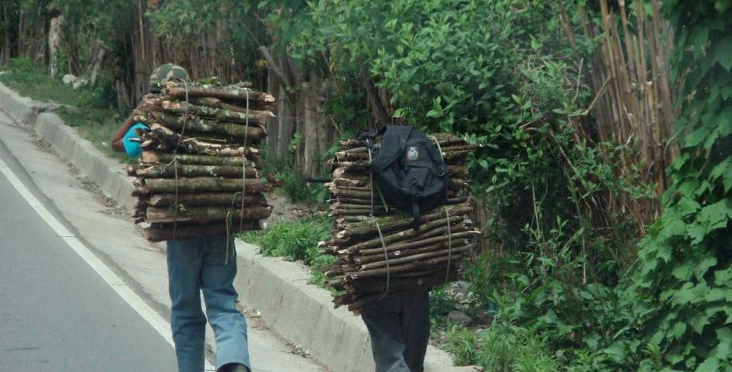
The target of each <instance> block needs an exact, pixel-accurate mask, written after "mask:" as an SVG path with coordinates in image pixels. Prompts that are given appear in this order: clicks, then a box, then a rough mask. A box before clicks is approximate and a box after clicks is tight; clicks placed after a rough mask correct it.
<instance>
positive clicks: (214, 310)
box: [112, 64, 251, 372]
mask: <svg viewBox="0 0 732 372" xmlns="http://www.w3.org/2000/svg"><path fill="white" fill-rule="evenodd" d="M168 79H177V80H181V81H186V80H188V73H187V72H186V70H185V69H183V68H182V67H180V66H178V65H174V64H164V65H161V66H159V67H157V68H156V69H155V70H154V72H153V74H152V76H150V92H151V93H159V92H160V89H161V84H162V83H163V82H164V81H166V80H168ZM154 109H155V106H154V105H153V104H151V103H150V102H149V101H148V100H146V99H143V100H142V102H141V103H140V104H139V105H138V106H137V107H136V108H135V110H134V111H133V112H132V114H131V115H130V116H129V117H128V118H127V120H125V122H124V123H123V124H122V125H121V126H120V127H119V129H118V130H117V132H116V133H115V135H114V137H113V139H112V149H113V150H114V151H118V152H125V153H127V154H128V155H129V156H131V157H138V156H139V155H140V153H141V149H140V146H139V142H138V141H136V139H137V131H140V130H146V129H147V127H146V126H145V125H143V124H141V123H135V120H134V116H135V115H140V114H144V113H145V112H150V111H152V110H154ZM166 247H167V261H168V286H169V293H170V299H171V303H172V308H171V316H170V325H171V328H172V331H173V341H174V342H175V353H176V357H177V360H178V371H179V372H203V370H204V364H205V356H204V351H205V335H206V316H205V315H204V313H203V310H202V308H201V296H200V293H201V292H203V298H204V301H205V303H206V314H207V315H208V322H209V323H210V324H211V327H212V328H213V330H214V334H215V337H216V367H217V371H218V372H250V371H251V364H250V362H249V349H248V344H247V323H246V318H244V315H243V314H242V313H241V311H239V309H238V308H237V298H238V294H237V292H236V290H235V289H234V285H233V281H234V277H235V276H236V250H235V249H234V239H233V236H227V235H219V236H204V237H201V238H193V239H185V240H168V241H166Z"/></svg>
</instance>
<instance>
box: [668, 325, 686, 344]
mask: <svg viewBox="0 0 732 372" xmlns="http://www.w3.org/2000/svg"><path fill="white" fill-rule="evenodd" d="M685 333H686V324H684V323H681V322H679V323H676V324H674V326H673V327H672V328H671V330H670V331H669V335H670V336H672V337H673V338H675V339H677V340H680V339H681V338H682V337H683V336H684V334H685Z"/></svg>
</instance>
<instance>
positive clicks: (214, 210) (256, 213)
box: [146, 206, 272, 223]
mask: <svg viewBox="0 0 732 372" xmlns="http://www.w3.org/2000/svg"><path fill="white" fill-rule="evenodd" d="M270 214H272V208H271V207H269V206H266V207H264V206H248V207H247V206H245V207H244V209H243V210H242V209H241V208H229V207H218V206H213V207H208V206H203V207H185V208H182V209H181V208H177V211H176V208H175V207H148V208H147V212H146V216H147V222H150V223H165V222H175V221H178V222H195V223H209V222H215V221H226V220H227V219H228V220H230V221H231V220H233V219H237V220H244V221H253V220H262V219H265V218H267V217H269V216H270Z"/></svg>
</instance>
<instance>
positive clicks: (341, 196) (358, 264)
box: [321, 134, 480, 313]
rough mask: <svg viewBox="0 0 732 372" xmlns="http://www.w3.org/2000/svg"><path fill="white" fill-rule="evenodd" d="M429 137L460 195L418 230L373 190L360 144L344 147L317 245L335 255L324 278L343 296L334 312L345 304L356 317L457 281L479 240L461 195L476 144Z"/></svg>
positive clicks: (427, 214)
mask: <svg viewBox="0 0 732 372" xmlns="http://www.w3.org/2000/svg"><path fill="white" fill-rule="evenodd" d="M434 139H435V140H436V141H437V142H438V143H439V148H440V149H441V152H442V155H443V158H444V159H445V162H446V164H447V166H448V171H449V173H450V176H451V178H452V182H453V183H454V184H455V186H456V189H457V190H456V191H452V192H449V193H448V198H447V200H446V201H445V203H444V204H443V205H441V206H439V207H437V208H435V209H433V210H430V211H428V212H425V213H423V214H422V216H421V219H420V222H421V223H420V225H419V228H418V229H414V220H413V216H412V214H411V212H402V211H400V210H398V209H396V208H395V207H393V206H392V205H391V204H390V203H388V201H386V200H385V199H384V198H382V195H380V194H379V190H378V188H377V189H376V190H374V192H373V193H372V188H371V185H372V184H373V183H372V180H371V179H370V173H369V164H370V161H369V153H368V150H367V149H366V148H365V147H363V146H362V145H361V143H359V142H358V141H354V140H351V141H345V142H342V143H341V149H340V151H339V152H337V153H336V156H335V159H334V161H333V168H334V171H333V178H332V181H331V182H330V183H329V184H327V186H328V187H329V188H330V191H331V195H332V198H331V205H330V211H331V215H332V216H333V218H334V220H335V221H334V229H333V234H332V239H331V240H330V241H327V242H322V243H321V251H322V252H323V253H327V254H332V255H335V256H337V261H336V263H335V264H334V265H333V266H331V267H329V268H328V270H327V271H326V273H325V274H326V277H327V278H328V281H327V284H328V285H329V286H331V287H333V288H334V289H336V290H337V291H341V292H340V293H341V294H339V295H337V296H336V297H335V299H334V303H335V306H336V307H339V306H342V305H348V309H349V310H351V311H353V312H355V313H360V311H361V310H362V309H363V307H364V306H366V305H368V304H370V303H372V302H374V301H376V300H378V299H380V298H383V297H386V296H389V295H393V294H396V293H399V292H403V291H405V290H409V289H412V288H430V287H433V286H435V285H438V284H442V283H445V282H448V281H454V280H457V279H458V278H459V276H460V274H461V272H460V269H461V261H462V260H463V259H465V258H466V257H469V255H470V254H471V252H472V249H473V248H474V246H475V244H474V240H475V238H476V237H477V236H478V235H480V232H479V231H478V230H476V229H475V228H474V227H473V222H472V221H471V219H470V215H471V214H472V212H473V210H474V208H473V207H472V206H471V200H469V198H468V197H467V196H465V194H466V191H467V187H468V184H467V182H466V178H467V167H466V158H467V156H468V154H469V153H470V152H472V151H474V150H475V148H476V146H475V145H470V144H468V143H466V142H465V140H463V139H462V138H457V137H454V136H451V135H446V134H441V135H435V136H434ZM377 148H378V144H377Z"/></svg>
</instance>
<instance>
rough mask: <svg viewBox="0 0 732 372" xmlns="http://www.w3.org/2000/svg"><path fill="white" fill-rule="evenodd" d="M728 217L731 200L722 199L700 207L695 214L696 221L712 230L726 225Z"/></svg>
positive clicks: (731, 211) (731, 214) (731, 215)
mask: <svg viewBox="0 0 732 372" xmlns="http://www.w3.org/2000/svg"><path fill="white" fill-rule="evenodd" d="M730 217H732V200H730V199H723V200H720V201H718V202H716V203H714V204H711V205H707V206H706V207H704V208H702V210H701V211H700V212H699V214H698V215H697V221H699V222H700V223H703V224H704V225H706V227H707V229H708V230H709V231H712V230H715V229H721V228H724V227H726V226H727V222H728V220H729V218H730Z"/></svg>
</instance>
